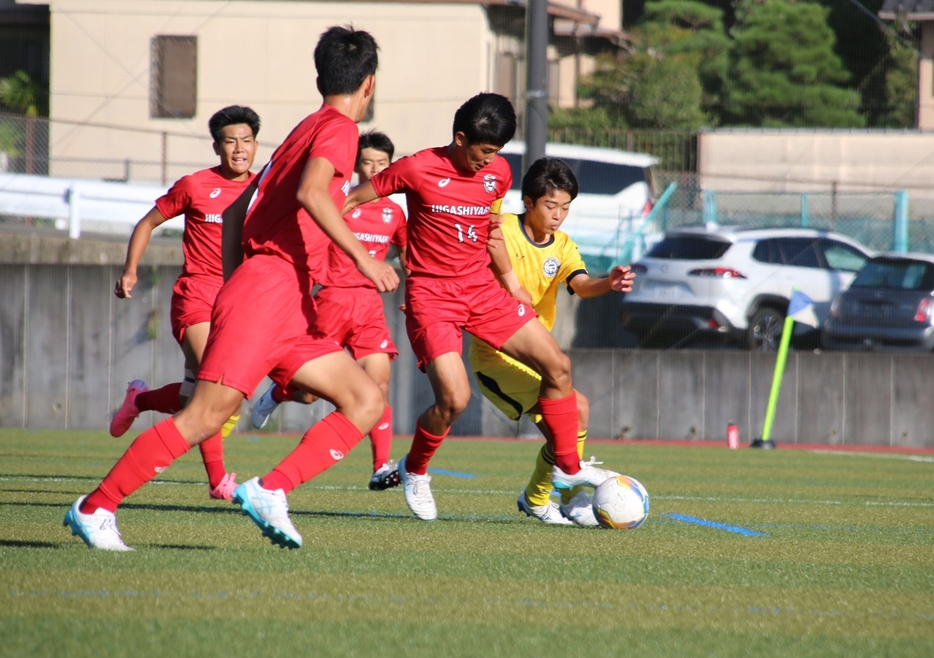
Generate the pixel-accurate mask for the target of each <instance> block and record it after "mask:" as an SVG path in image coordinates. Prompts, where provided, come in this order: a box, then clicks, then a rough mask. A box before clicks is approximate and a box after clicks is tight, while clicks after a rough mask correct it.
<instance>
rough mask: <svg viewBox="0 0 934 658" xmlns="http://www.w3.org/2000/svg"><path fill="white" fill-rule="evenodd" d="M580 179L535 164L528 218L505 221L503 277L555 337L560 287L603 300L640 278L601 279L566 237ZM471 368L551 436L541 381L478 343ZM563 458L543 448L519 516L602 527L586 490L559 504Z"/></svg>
mask: <svg viewBox="0 0 934 658" xmlns="http://www.w3.org/2000/svg"><path fill="white" fill-rule="evenodd" d="M577 191H578V185H577V179H576V178H575V176H574V172H572V171H571V168H570V167H568V166H567V164H565V163H564V162H562V161H561V160H557V159H554V158H541V159H539V160H536V161H535V162H534V163H532V166H531V167H529V170H528V172H526V174H525V176H524V177H523V179H522V200H523V203H524V204H525V209H526V212H525V214H523V215H512V214H509V213H504V214H503V216H502V218H503V223H502V226H501V229H502V232H503V237H504V243H505V248H506V249H507V251H508V253H509V260H510V263H511V265H512V268H513V269H512V271H510V272H503V273H501V274H502V277H501V279H502V283H503V285H504V287H505V288H506V289H507V290H509V292H510V293H511V294H512V295H513V296H514V297H517V298H519V299H522V300H524V301H525V302H526V303H530V304H531V305H532V306H533V307H534V309H535V312H536V313H538V319H539V320H540V321H541V322H542V324H544V325H545V327H546V328H547V329H548V330H549V331H551V329H552V327H553V326H554V322H555V311H556V307H557V295H558V288H559V286H560V284H562V283H563V284H564V285H565V286H566V287H567V290H568V292H569V293H571V294H576V295H578V296H579V297H581V298H582V299H588V298H591V297H598V296H600V295H604V294H606V293H608V292H610V291H611V290H617V291H619V292H628V291H630V290H631V289H632V281H633V279H634V278H635V273H633V272H632V271H630V269H629V267H628V266H626V267H621V266H616V267H614V268H613V270H612V271H611V272H610V273H609V275H608V276H606V277H604V278H601V279H593V278H591V277H590V276H589V275H588V274H587V268H586V266H585V265H584V261H583V260H582V259H581V256H580V253H579V251H578V248H577V245H576V244H575V243H574V241H573V240H572V239H571V238H570V237H568V235H567V233H564V232H563V231H561V230H559V229H560V227H561V224H562V222H564V220H565V218H566V217H567V215H568V210H569V208H570V206H571V201H573V200H574V198H575V197H576V196H577ZM470 365H471V369H472V370H473V372H474V375H475V376H476V378H477V382H478V384H479V385H480V390H481V391H482V392H483V395H484V396H486V398H487V399H488V400H490V401H491V402H492V403H493V404H494V405H496V407H497V408H498V409H499V410H500V411H502V412H503V413H504V414H506V416H508V417H509V418H511V419H512V420H519V418H520V417H521V416H522V414H528V415H529V417H530V418H531V419H532V421H533V422H534V423H535V424H536V425H537V426H538V428H539V429H540V430H541V431H542V433H543V434H544V433H545V432H546V429H545V426H544V424H543V423H542V422H541V415H540V414H539V409H538V395H539V389H540V387H541V376H540V375H539V374H538V373H537V372H535V371H534V370H532V369H531V368H529V367H528V366H526V365H524V364H522V363H519V362H518V361H516V360H515V359H512V358H510V357H508V356H506V355H505V354H503V353H502V352H499V351H497V350H496V349H494V348H493V347H491V346H490V345H489V344H488V343H485V342H484V341H482V340H478V339H476V338H474V337H473V336H471V337H470ZM574 393H575V395H576V397H577V414H578V425H577V431H578V435H577V450H578V454H579V455H581V456H582V455H583V449H584V441H585V440H586V438H587V422H588V419H589V406H588V402H587V398H586V397H584V396H583V395H582V394H581V393H580V392H579V391H577V390H575V391H574ZM554 463H555V456H554V453H553V452H552V450H551V448H550V447H549V445H548V443H546V444H545V445H544V446H542V449H541V451H540V452H539V454H538V458H537V459H536V464H535V471H534V473H533V474H532V478H531V479H530V480H529V484H528V486H527V487H526V489H525V491H523V492H522V493H520V494H519V498H518V501H517V503H518V506H519V511H521V512H525V513H526V514H528V515H529V516H533V517H535V518H537V519H539V520H541V521H543V522H544V523H552V524H564V525H569V524H572V523H575V524H577V525H583V526H596V525H598V524H597V521H596V519H595V518H594V515H593V510H592V509H591V505H590V496H589V495H588V494H587V493H586V492H585V491H583V490H582V489H581V488H580V487H576V488H574V489H570V490H567V489H562V490H561V499H562V503H561V505H560V506H559V505H557V504H556V503H554V502H553V501H552V500H551V491H552V483H551V474H552V467H553V466H554Z"/></svg>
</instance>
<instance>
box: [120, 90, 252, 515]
mask: <svg viewBox="0 0 934 658" xmlns="http://www.w3.org/2000/svg"><path fill="white" fill-rule="evenodd" d="M259 123H260V122H259V116H258V115H257V114H256V112H254V111H253V110H252V109H250V108H249V107H241V106H239V105H231V106H230V107H225V108H224V109H222V110H220V111H218V112H216V113H215V114H214V115H213V116H212V117H211V119H210V120H209V121H208V128H209V129H210V131H211V136H212V137H213V138H214V153H216V154H217V156H218V157H219V158H220V165H218V166H217V167H211V168H210V169H203V170H201V171H198V172H195V173H194V174H191V175H190V176H184V177H182V178H181V179H179V180H178V181H177V182H176V183H175V184H174V185H173V186H172V188H171V189H170V190H169V191H168V192H167V193H166V194H165V195H163V196H161V197H159V198H158V199H156V204H155V206H154V207H153V208H152V210H150V211H149V212H148V213H146V216H145V217H143V218H142V219H141V220H140V221H139V223H138V224H137V225H136V228H135V229H133V235H132V236H131V237H130V244H129V246H128V247H127V254H126V265H124V268H123V275H122V276H121V277H120V278H119V279H117V285H116V287H115V288H114V294H115V295H116V296H117V297H119V298H120V299H129V298H130V297H132V295H131V294H130V293H131V291H132V290H133V288H134V286H135V285H136V282H137V269H138V267H139V262H140V260H141V259H142V257H143V253H144V252H145V250H146V246H147V245H148V244H149V239H150V237H151V236H152V232H153V230H154V229H155V228H156V227H158V226H160V225H161V224H163V223H165V222H166V221H167V220H169V219H171V218H172V217H177V216H179V215H182V214H184V215H185V232H184V233H183V234H182V253H183V254H184V256H185V264H184V266H183V268H182V273H181V276H179V277H178V280H177V281H176V282H175V287H174V288H173V289H172V312H171V320H172V335H174V336H175V340H177V341H178V344H179V346H180V347H181V348H182V352H183V353H184V355H185V378H184V381H182V382H176V383H173V384H169V385H167V386H163V387H162V388H160V389H156V390H153V391H150V390H149V389H148V388H147V387H146V383H145V382H144V381H142V380H140V379H136V380H134V381H132V382H130V383H129V386H128V387H127V392H126V397H125V398H124V400H123V404H122V405H121V407H120V408H119V409H118V410H117V412H116V413H115V414H114V417H113V419H112V420H111V422H110V433H111V435H113V436H123V434H125V433H126V431H127V430H128V429H130V426H131V425H132V424H133V421H134V420H136V418H137V417H138V416H139V414H140V413H141V412H143V411H150V410H152V411H159V412H161V413H164V414H173V413H175V412H177V411H178V410H179V409H181V408H182V407H183V406H185V403H186V402H187V401H188V398H189V397H190V396H191V391H192V389H193V388H194V385H195V374H196V373H197V372H198V366H199V364H200V363H201V355H202V354H203V353H204V345H205V343H206V342H207V340H208V331H209V330H210V327H211V309H212V308H213V306H214V299H215V298H216V297H217V292H218V290H220V288H221V286H222V285H223V284H224V268H223V264H222V263H221V233H222V227H223V218H222V215H223V213H224V211H225V210H226V208H227V206H229V205H230V204H231V203H233V201H234V200H235V199H237V197H239V196H240V195H241V194H242V193H243V191H244V190H245V189H246V188H247V187H248V186H249V185H250V183H251V182H252V181H253V179H254V178H255V174H252V173H251V172H250V167H252V166H253V159H254V158H255V157H256V149H257V146H258V143H257V141H256V135H257V134H258V133H259ZM239 418H240V414H239V413H236V414H234V415H233V416H231V417H230V419H229V420H228V421H227V422H226V423H224V429H223V431H222V433H221V434H222V437H221V438H217V437H212V438H211V439H209V440H207V441H204V442H202V443H201V444H200V445H199V446H198V447H199V448H200V450H201V458H202V460H203V461H204V467H205V470H206V471H207V474H208V482H209V487H208V489H209V493H210V496H211V498H217V499H221V500H230V497H231V495H232V494H233V491H234V489H236V488H237V482H236V480H235V477H236V473H229V474H228V473H227V470H226V468H225V467H224V444H223V441H222V439H224V438H227V436H228V435H229V434H230V432H231V431H233V428H234V427H236V425H237V421H238V420H239Z"/></svg>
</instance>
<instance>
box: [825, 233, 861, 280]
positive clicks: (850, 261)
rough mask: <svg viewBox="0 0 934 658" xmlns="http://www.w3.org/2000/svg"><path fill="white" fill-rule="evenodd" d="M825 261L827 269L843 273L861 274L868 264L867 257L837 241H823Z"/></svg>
mask: <svg viewBox="0 0 934 658" xmlns="http://www.w3.org/2000/svg"><path fill="white" fill-rule="evenodd" d="M821 246H822V247H823V249H824V260H825V261H826V262H827V267H829V268H830V269H832V270H842V271H843V272H859V271H860V270H861V269H862V268H863V265H865V264H866V260H867V259H866V256H864V255H863V254H862V253H861V252H859V251H857V250H856V249H854V248H853V247H851V246H850V245H848V244H844V243H842V242H837V241H836V240H823V241H822V243H821Z"/></svg>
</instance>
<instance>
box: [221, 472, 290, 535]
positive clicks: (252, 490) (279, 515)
mask: <svg viewBox="0 0 934 658" xmlns="http://www.w3.org/2000/svg"><path fill="white" fill-rule="evenodd" d="M233 501H234V502H235V503H237V504H238V505H240V508H241V509H242V510H243V513H244V514H245V515H246V516H248V517H250V519H251V520H252V521H253V523H255V524H256V525H257V526H259V529H260V530H262V531H263V536H264V537H269V540H270V541H271V542H272V543H273V544H278V545H279V546H281V547H282V548H301V546H302V536H301V535H300V534H299V533H298V530H296V529H295V526H293V525H292V521H291V520H290V519H289V501H288V499H287V498H286V497H285V492H284V491H283V490H282V489H276V490H275V491H271V490H269V489H264V488H263V487H261V486H260V484H259V478H253V479H252V480H247V481H246V482H244V483H243V484H241V485H240V486H239V487H237V488H236V490H235V491H234V492H233Z"/></svg>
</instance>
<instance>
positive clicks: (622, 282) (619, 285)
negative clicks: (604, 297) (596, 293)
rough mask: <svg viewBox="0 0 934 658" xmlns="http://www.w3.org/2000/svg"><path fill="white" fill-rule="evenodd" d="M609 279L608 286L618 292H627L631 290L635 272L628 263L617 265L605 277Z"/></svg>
mask: <svg viewBox="0 0 934 658" xmlns="http://www.w3.org/2000/svg"><path fill="white" fill-rule="evenodd" d="M607 278H608V279H609V280H610V287H611V288H612V289H613V290H616V291H618V292H629V291H631V290H632V282H633V281H634V280H635V278H636V273H635V272H633V271H632V268H630V267H629V266H628V265H626V266H623V265H617V266H616V267H614V268H613V269H612V270H610V274H609V276H608V277H607Z"/></svg>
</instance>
